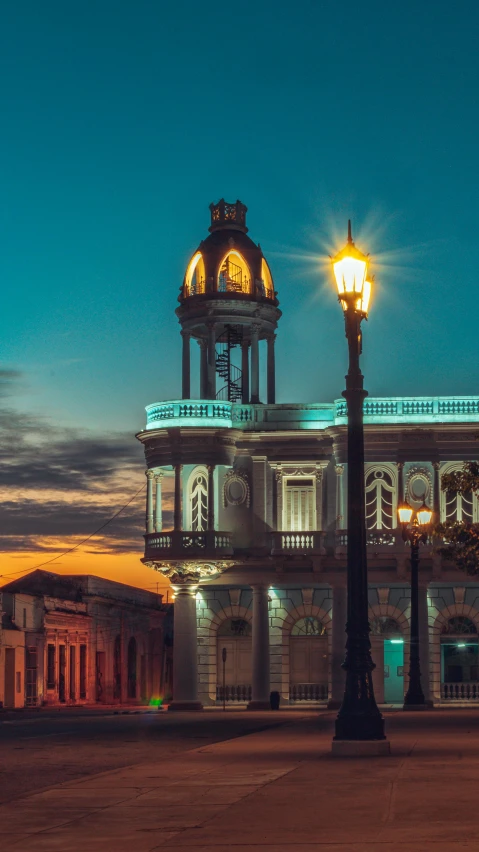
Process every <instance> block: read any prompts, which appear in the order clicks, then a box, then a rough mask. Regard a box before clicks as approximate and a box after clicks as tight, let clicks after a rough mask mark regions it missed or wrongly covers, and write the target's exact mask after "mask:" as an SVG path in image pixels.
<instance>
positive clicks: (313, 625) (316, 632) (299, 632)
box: [291, 615, 326, 637]
mask: <svg viewBox="0 0 479 852" xmlns="http://www.w3.org/2000/svg"><path fill="white" fill-rule="evenodd" d="M291 636H303V637H304V636H326V627H325V626H324V624H322V623H321V622H320V620H319V618H315V617H314V616H313V615H307V616H306V617H305V618H300V619H299V621H297V622H296V624H293V629H292V630H291Z"/></svg>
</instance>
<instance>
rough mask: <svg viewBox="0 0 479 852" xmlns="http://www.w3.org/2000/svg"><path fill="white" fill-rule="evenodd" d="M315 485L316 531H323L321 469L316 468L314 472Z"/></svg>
mask: <svg viewBox="0 0 479 852" xmlns="http://www.w3.org/2000/svg"><path fill="white" fill-rule="evenodd" d="M315 485H316V529H317V530H322V529H323V471H322V469H321V468H316V471H315Z"/></svg>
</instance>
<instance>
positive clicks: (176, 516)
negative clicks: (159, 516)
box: [173, 464, 183, 531]
mask: <svg viewBox="0 0 479 852" xmlns="http://www.w3.org/2000/svg"><path fill="white" fill-rule="evenodd" d="M174 467H175V504H174V512H173V520H174V528H175V530H176V531H178V530H181V529H182V528H183V524H182V517H181V471H182V469H183V465H182V464H175V466H174Z"/></svg>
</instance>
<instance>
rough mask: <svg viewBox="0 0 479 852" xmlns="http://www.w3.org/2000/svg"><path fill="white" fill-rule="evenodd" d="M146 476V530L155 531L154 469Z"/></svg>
mask: <svg viewBox="0 0 479 852" xmlns="http://www.w3.org/2000/svg"><path fill="white" fill-rule="evenodd" d="M145 476H146V531H147V533H152V532H154V531H155V528H154V525H153V480H154V478H155V474H154V472H153V471H152V470H147V471H146V472H145Z"/></svg>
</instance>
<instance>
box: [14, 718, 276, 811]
mask: <svg viewBox="0 0 479 852" xmlns="http://www.w3.org/2000/svg"><path fill="white" fill-rule="evenodd" d="M279 715H281V716H284V714H279ZM278 721H279V719H278V718H277V716H275V715H274V714H271V713H267V714H263V715H261V714H260V716H259V717H258V715H257V714H249V713H245V712H230V711H228V712H227V713H225V714H222V713H216V712H215V713H214V714H211V713H209V712H205V713H198V714H195V713H193V714H190V715H184V714H180V716H178V715H176V714H173V713H167V712H165V711H163V712H158V711H151V712H145V710H144V709H143V708H142V709H141V710H140V711H139V712H138V711H136V712H135V711H133V712H129V713H128V714H126V713H125V712H122V710H121V709H120V710H111V709H109V710H105V711H102V710H88V709H85V710H80V709H76V708H68V707H66V708H61V709H60V710H58V711H55V710H40V711H38V712H32V711H30V712H29V711H25V713H24V714H23V713H22V712H18V713H9V714H6V717H5V718H4V719H2V717H1V716H0V748H1V754H2V760H1V762H0V803H3V802H7V801H11V800H12V799H15V798H16V797H18V796H21V795H24V794H26V793H33V792H36V791H38V790H42V789H44V788H46V787H50V786H51V785H53V784H61V783H63V782H65V781H72V780H73V779H75V778H80V777H84V776H88V775H96V774H98V773H99V772H106V771H108V770H111V769H117V768H119V767H122V766H130V765H133V764H136V763H141V762H144V761H152V760H158V763H161V761H162V760H164V759H165V757H167V756H171V755H173V754H175V753H176V752H181V751H186V750H188V749H194V748H196V747H198V746H201V745H205V744H207V743H213V742H219V741H220V740H223V739H231V738H233V737H237V736H242V735H244V734H247V733H252V732H254V731H258V730H261V729H262V728H264V727H265V726H271V725H275V724H278Z"/></svg>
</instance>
